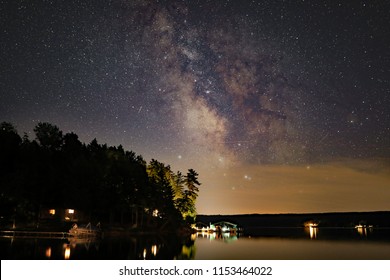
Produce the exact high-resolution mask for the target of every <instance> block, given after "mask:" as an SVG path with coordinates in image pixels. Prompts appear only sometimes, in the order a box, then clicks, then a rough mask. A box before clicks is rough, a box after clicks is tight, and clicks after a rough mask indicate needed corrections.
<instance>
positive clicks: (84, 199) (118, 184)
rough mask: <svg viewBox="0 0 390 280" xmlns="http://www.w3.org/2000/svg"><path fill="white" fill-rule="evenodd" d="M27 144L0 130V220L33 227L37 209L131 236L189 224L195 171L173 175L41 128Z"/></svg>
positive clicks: (10, 129)
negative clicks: (75, 212)
mask: <svg viewBox="0 0 390 280" xmlns="http://www.w3.org/2000/svg"><path fill="white" fill-rule="evenodd" d="M34 133H35V139H33V140H30V139H29V137H28V136H27V135H26V134H25V135H24V136H22V137H21V136H20V135H19V134H18V132H17V130H16V128H15V127H14V126H13V125H12V124H11V123H8V122H3V123H1V125H0V166H1V168H0V205H1V206H0V212H1V213H0V214H1V217H2V220H3V221H6V220H9V219H10V218H11V217H13V218H15V216H17V217H18V219H22V220H25V221H30V222H33V221H39V219H40V211H41V209H43V208H73V209H79V210H81V211H83V212H84V213H86V214H87V216H88V217H89V219H90V220H96V221H104V222H106V223H108V224H111V225H112V224H120V225H128V226H133V227H135V228H141V229H145V228H160V229H162V228H164V227H167V226H168V225H169V226H170V227H173V228H178V227H181V226H183V225H186V224H187V225H188V224H191V223H194V221H195V218H196V208H195V202H196V198H197V196H198V192H199V188H198V187H199V186H200V183H199V181H198V174H197V172H196V171H195V170H193V169H189V170H188V172H187V173H186V174H182V173H181V172H174V171H173V170H172V169H171V167H170V166H169V165H166V164H164V163H162V162H159V161H157V160H155V159H152V160H151V161H150V162H149V163H146V161H145V160H144V159H143V157H142V156H140V155H136V154H135V153H134V152H133V151H126V150H124V149H123V147H122V146H121V145H120V146H117V147H116V146H108V145H107V144H99V143H98V141H97V140H96V139H94V140H92V141H91V142H90V143H89V144H85V143H82V142H81V141H80V140H79V137H78V136H77V135H76V134H75V133H73V132H70V133H66V134H64V133H63V132H62V131H61V130H60V129H59V128H58V127H57V126H56V125H53V124H50V123H45V122H41V123H38V124H37V125H36V126H35V128H34Z"/></svg>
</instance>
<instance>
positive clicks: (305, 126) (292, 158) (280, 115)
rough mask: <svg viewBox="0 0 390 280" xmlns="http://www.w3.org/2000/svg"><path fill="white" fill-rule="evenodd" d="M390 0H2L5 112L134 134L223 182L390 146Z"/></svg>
mask: <svg viewBox="0 0 390 280" xmlns="http://www.w3.org/2000/svg"><path fill="white" fill-rule="evenodd" d="M389 8H390V7H389V6H388V4H387V3H380V4H379V3H365V2H360V1H356V3H351V4H347V3H334V1H291V2H289V3H284V2H281V1H141V0H139V1H124V0H113V1H103V2H102V3H92V2H91V3H79V1H64V2H61V1H59V2H55V1H33V2H26V1H3V2H2V8H1V16H0V18H1V19H0V21H1V22H0V23H1V30H0V32H1V34H2V35H1V37H2V40H1V65H0V74H1V76H0V87H1V97H0V120H1V121H9V122H11V123H13V124H15V125H16V127H17V129H18V131H19V133H21V134H22V133H23V132H27V134H28V135H29V136H30V137H31V138H33V137H34V135H33V133H32V129H33V127H34V126H35V125H36V124H37V123H38V122H39V121H47V122H51V123H54V124H56V125H58V126H59V127H60V128H61V129H62V130H64V131H74V132H76V133H77V134H78V135H80V138H81V139H82V141H85V142H87V143H88V142H90V141H91V140H92V139H93V138H97V139H98V141H100V142H104V143H108V144H109V145H119V144H122V145H123V146H124V147H125V148H126V149H129V150H130V149H131V150H134V151H135V152H137V153H140V154H142V155H143V156H145V158H146V159H151V158H157V159H160V160H162V161H166V162H167V163H171V164H173V165H174V166H175V167H177V168H180V169H184V170H185V169H187V168H195V169H198V170H201V171H204V173H203V178H204V180H203V182H204V185H206V186H208V187H209V188H212V187H213V186H216V188H217V189H218V190H225V189H223V188H224V187H226V186H228V188H229V190H230V191H231V190H238V189H240V186H244V185H242V184H241V183H240V181H242V182H244V183H245V184H248V183H249V181H251V183H252V184H253V182H257V183H258V185H257V186H256V188H258V187H259V186H260V185H261V183H259V181H256V178H257V177H258V176H260V175H259V174H260V173H261V172H260V171H259V172H255V171H253V172H252V173H257V174H249V175H248V174H246V173H245V168H247V169H248V170H258V169H257V168H258V167H261V166H282V165H283V166H285V165H286V166H292V168H296V167H297V166H298V167H299V166H310V165H313V164H326V163H327V162H334V161H338V160H340V159H342V158H344V159H345V158H347V159H348V160H347V162H350V161H349V160H350V159H375V158H376V159H377V158H379V157H380V158H389V146H390V145H389V139H390V112H389V109H388V108H390V98H389V97H390V81H389V77H390V73H389V69H390V51H389V47H388V46H389V42H388V40H389V39H388V38H390V28H389V25H388V23H389V22H390V17H389V14H388V13H387V12H386V11H389ZM380 162H383V161H382V160H381V161H380ZM248 167H250V168H248ZM232 168H233V169H232ZM210 170H211V171H210ZM234 170H235V171H234ZM238 170H239V171H238ZM218 176H220V177H218ZM229 176H231V177H229ZM261 176H264V174H263V175H261ZM201 177H202V174H201ZM238 178H240V179H238ZM249 178H250V180H249ZM252 179H253V180H252ZM216 182H219V183H216ZM221 182H225V183H224V184H222V183H221ZM218 185H219V186H220V187H218ZM222 185H223V186H222ZM275 188H276V187H275ZM257 191H258V189H257ZM294 191H296V190H294ZM389 207H390V206H389Z"/></svg>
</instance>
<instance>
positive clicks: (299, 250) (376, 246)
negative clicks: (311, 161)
mask: <svg viewBox="0 0 390 280" xmlns="http://www.w3.org/2000/svg"><path fill="white" fill-rule="evenodd" d="M0 256H1V259H66V260H67V259H114V260H115V259H117V260H118V259H201V260H203V259H222V260H223V259H390V229H372V228H363V229H359V228H356V229H355V228H350V229H326V228H321V229H318V228H317V227H307V228H288V229H286V228H284V229H281V228H278V229H275V228H273V229H272V228H262V229H257V230H256V231H252V232H251V234H250V235H249V234H247V235H245V236H240V235H237V234H232V233H215V232H214V233H207V232H199V233H195V234H193V235H191V236H189V237H187V238H182V237H176V236H157V235H150V236H131V237H130V236H129V237H126V238H123V237H121V238H114V237H111V238H105V239H103V240H91V239H77V238H76V239H74V238H72V239H61V240H58V239H57V240H54V239H32V238H31V239H28V238H11V239H10V238H0Z"/></svg>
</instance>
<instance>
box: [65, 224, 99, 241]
mask: <svg viewBox="0 0 390 280" xmlns="http://www.w3.org/2000/svg"><path fill="white" fill-rule="evenodd" d="M101 233H102V231H101V229H100V223H98V224H97V225H96V226H95V227H92V225H91V223H88V224H87V225H85V226H78V225H77V224H73V225H72V228H71V229H70V230H69V235H70V236H73V237H82V238H85V237H98V236H100V235H101Z"/></svg>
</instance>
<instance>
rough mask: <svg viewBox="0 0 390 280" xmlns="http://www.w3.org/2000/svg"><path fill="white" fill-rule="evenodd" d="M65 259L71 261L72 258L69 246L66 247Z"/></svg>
mask: <svg viewBox="0 0 390 280" xmlns="http://www.w3.org/2000/svg"><path fill="white" fill-rule="evenodd" d="M64 257H65V260H69V258H70V247H69V245H67V246H66V247H65V253H64Z"/></svg>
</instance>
